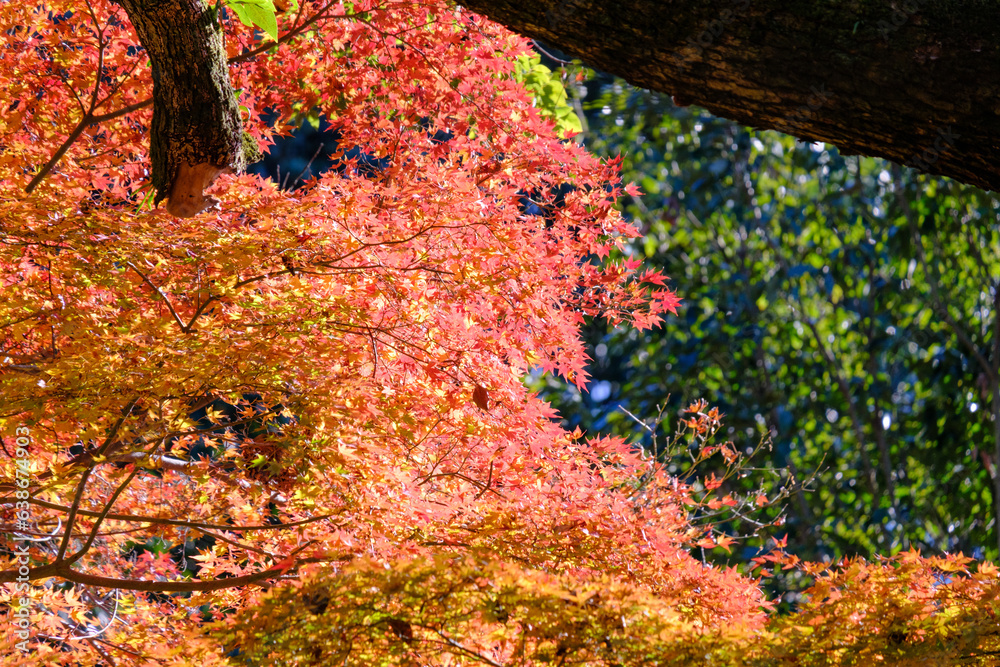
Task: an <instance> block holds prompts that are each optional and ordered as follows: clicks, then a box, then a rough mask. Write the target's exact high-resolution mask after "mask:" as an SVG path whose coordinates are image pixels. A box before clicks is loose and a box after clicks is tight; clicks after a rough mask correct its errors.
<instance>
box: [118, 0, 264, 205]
mask: <svg viewBox="0 0 1000 667" xmlns="http://www.w3.org/2000/svg"><path fill="white" fill-rule="evenodd" d="M118 1H119V3H120V4H121V6H122V7H123V8H124V9H125V12H126V13H127V14H128V17H129V19H130V20H131V21H132V25H133V26H134V27H135V30H136V33H137V34H138V36H139V41H140V42H141V43H142V45H143V47H144V48H145V49H146V52H147V54H148V55H149V59H150V62H151V65H152V70H153V125H152V127H151V128H150V158H151V160H152V167H153V171H152V180H153V185H154V186H155V187H156V192H157V195H156V201H157V203H159V201H160V200H162V199H163V198H164V197H167V198H168V203H167V210H168V211H169V212H170V213H172V214H174V215H177V216H179V217H190V216H192V215H197V214H198V213H200V212H201V211H203V210H204V209H206V208H208V207H210V206H211V205H212V204H214V203H215V200H214V199H212V198H210V197H205V196H204V194H203V190H204V188H206V187H208V186H209V185H210V184H211V183H212V181H213V180H214V179H215V177H216V176H217V175H218V174H219V173H221V172H222V171H227V170H231V171H237V172H238V171H242V170H243V169H244V168H245V167H246V162H247V158H246V152H245V150H244V145H243V142H244V133H243V127H242V124H241V122H240V114H239V106H238V104H237V101H236V95H235V93H234V92H233V88H232V85H231V84H230V81H229V71H228V63H227V58H226V51H225V48H224V46H223V42H222V31H221V27H220V25H219V23H218V19H217V17H216V14H215V9H214V7H209V6H206V5H205V4H204V2H203V1H202V0H118ZM248 150H251V149H249V147H248Z"/></svg>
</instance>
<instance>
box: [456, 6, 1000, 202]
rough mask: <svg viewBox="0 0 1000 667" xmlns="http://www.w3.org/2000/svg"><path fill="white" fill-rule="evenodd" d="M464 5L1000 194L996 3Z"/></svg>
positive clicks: (737, 107) (756, 123)
mask: <svg viewBox="0 0 1000 667" xmlns="http://www.w3.org/2000/svg"><path fill="white" fill-rule="evenodd" d="M459 1H460V2H461V4H463V5H465V6H466V7H468V8H469V9H472V10H473V11H476V12H479V13H482V14H484V15H486V16H488V17H490V18H491V19H493V20H495V21H499V22H500V23H503V24H505V25H507V26H508V27H510V28H512V29H513V30H515V31H517V32H520V33H522V34H524V35H527V36H529V37H533V38H536V39H539V40H541V41H543V42H545V43H546V44H549V45H552V46H553V47H556V48H558V49H561V50H562V51H564V52H566V53H568V54H571V55H573V56H577V57H579V58H581V59H582V60H584V61H585V62H587V63H588V64H590V65H592V66H594V67H596V68H598V69H601V70H604V71H607V72H611V73H613V74H617V75H619V76H621V77H623V78H625V79H626V80H628V81H629V82H631V83H633V84H635V85H637V86H640V87H643V88H649V89H652V90H657V91H661V92H664V93H669V94H671V95H673V96H674V100H675V102H676V103H678V104H681V105H687V104H697V105H699V106H702V107H705V108H706V109H708V110H709V111H711V112H712V113H714V114H716V115H718V116H722V117H725V118H730V119H732V120H735V121H738V122H740V123H744V124H746V125H750V126H753V127H757V128H762V129H776V130H780V131H782V132H787V133H790V134H793V135H795V136H797V137H800V138H802V139H804V140H811V141H826V142H829V143H831V144H834V145H836V146H838V147H839V148H840V149H841V151H842V152H843V153H846V154H862V155H872V156H878V157H884V158H889V159H890V160H893V161H895V162H899V163H902V164H906V165H909V166H914V167H917V168H919V169H921V170H924V171H927V172H929V173H934V174H941V175H944V176H950V177H952V178H955V179H957V180H959V181H963V182H966V183H971V184H973V185H977V186H980V187H983V188H986V189H991V190H1000V168H998V167H1000V2H995V1H991V0H896V1H890V0H824V1H822V2H817V1H816V0H722V1H709V0H459Z"/></svg>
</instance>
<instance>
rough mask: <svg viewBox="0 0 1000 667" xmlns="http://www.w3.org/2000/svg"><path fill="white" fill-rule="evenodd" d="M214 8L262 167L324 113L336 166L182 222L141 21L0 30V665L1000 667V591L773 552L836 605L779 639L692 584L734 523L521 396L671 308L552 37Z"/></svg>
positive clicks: (403, 9)
mask: <svg viewBox="0 0 1000 667" xmlns="http://www.w3.org/2000/svg"><path fill="white" fill-rule="evenodd" d="M215 16H216V18H215V20H217V21H218V23H219V25H220V26H221V29H222V30H223V31H224V34H225V42H224V43H225V49H226V53H227V55H228V57H229V75H230V77H231V82H232V87H233V88H234V89H235V90H236V91H237V93H238V103H239V108H240V113H241V120H242V122H243V124H244V130H245V132H246V133H247V136H248V140H252V141H253V142H254V143H255V144H256V146H257V147H258V148H259V149H260V150H261V151H263V152H266V151H267V150H268V147H269V146H270V145H271V143H272V141H273V139H274V138H275V137H276V136H277V135H281V134H287V133H288V132H289V128H290V127H291V125H292V124H294V123H299V122H302V121H303V119H305V118H308V117H310V116H315V115H317V114H318V115H321V116H322V117H324V118H325V119H327V121H328V122H329V123H330V124H331V125H332V126H333V127H334V128H335V129H336V132H337V133H338V138H337V142H338V152H337V154H336V155H335V167H334V168H333V169H331V170H329V171H328V172H326V173H325V174H323V175H322V176H321V177H319V178H317V179H314V180H312V181H310V182H308V183H307V184H306V185H305V186H304V187H301V188H298V189H296V190H283V189H279V187H278V186H277V185H276V184H275V183H273V182H271V181H268V180H264V179H262V178H260V177H258V176H255V175H246V174H223V175H222V176H220V177H219V178H218V180H217V181H215V183H214V185H213V186H212V189H211V194H212V195H213V196H214V197H215V198H217V199H218V200H219V203H218V205H217V207H216V208H215V209H213V210H209V211H207V212H205V213H202V214H201V215H197V216H195V217H191V218H185V219H179V218H174V217H172V216H171V215H169V214H168V213H166V212H165V210H164V209H163V208H162V207H160V208H153V207H152V205H151V200H152V199H153V197H152V196H151V195H152V193H151V187H150V166H149V165H150V162H149V143H150V137H149V132H150V125H151V119H152V113H153V109H152V104H151V102H150V99H151V96H152V88H153V79H152V76H151V71H150V66H149V62H148V59H147V58H146V57H145V56H144V51H143V49H142V47H141V46H140V45H139V42H138V40H137V37H136V36H135V33H134V32H133V30H132V27H131V23H130V22H129V20H128V18H127V17H126V15H125V12H124V11H123V10H122V9H121V8H120V7H119V6H118V5H116V4H113V3H111V2H107V1H104V0H89V1H77V0H65V1H63V2H58V3H53V4H49V5H44V4H40V3H38V2H37V1H36V0H12V1H9V2H6V3H4V4H3V8H2V11H0V22H2V29H3V31H4V35H5V39H4V42H3V44H2V45H0V89H2V90H4V91H5V93H4V98H3V100H2V104H3V109H4V111H3V114H2V116H0V174H2V179H0V280H2V282H0V289H2V298H0V326H2V328H0V345H2V349H0V435H2V437H3V450H2V454H0V500H2V503H3V504H2V515H0V520H2V522H3V524H4V531H5V533H7V540H6V542H5V543H4V544H2V545H0V548H2V549H3V550H2V551H0V570H2V572H0V582H3V588H2V589H0V595H2V597H0V601H2V604H3V607H2V608H0V609H2V611H3V614H4V616H3V617H0V621H2V622H3V623H4V629H3V634H2V635H0V655H3V656H4V657H3V664H4V665H19V664H24V665H36V664H53V665H55V664H65V665H133V664H134V665H160V664H162V665H189V664H191V665H194V664H197V665H206V666H207V665H246V664H253V665H272V664H273V665H326V664H352V665H374V664H414V665H416V664H440V665H454V664H485V665H530V664H558V665H569V664H602V665H603V664H608V665H612V664H619V665H637V664H651V665H653V664H656V665H659V664H670V663H678V664H692V665H694V664H709V663H707V662H706V660H710V661H712V662H711V664H782V665H800V664H801V665H806V664H817V665H818V664H853V663H854V662H861V661H872V660H874V661H884V662H885V663H886V664H927V663H926V660H931V659H933V660H946V661H949V662H951V663H953V664H988V661H989V660H991V659H993V658H992V657H991V656H995V655H996V652H997V651H998V650H1000V625H998V623H1000V619H998V618H997V613H998V611H1000V602H998V599H997V593H998V588H997V571H996V569H995V568H994V567H993V566H992V565H989V564H981V565H980V566H979V567H978V568H974V571H972V572H969V571H968V562H967V561H966V560H964V559H962V558H941V559H924V558H921V557H919V556H918V555H917V554H907V555H904V556H902V557H899V558H897V559H895V560H893V561H887V562H883V563H875V564H869V563H864V562H860V561H857V562H849V563H845V564H843V565H842V566H841V567H839V568H837V569H830V568H828V566H825V565H822V566H821V565H811V564H796V563H795V562H794V559H792V558H790V557H787V556H784V555H782V554H781V552H780V550H779V551H777V552H775V553H773V554H771V555H768V556H764V557H762V559H761V560H760V561H759V562H758V563H757V564H758V565H762V566H764V567H768V568H771V567H778V568H781V567H793V566H794V567H799V568H801V569H802V571H803V572H804V573H805V574H806V575H808V576H810V577H813V578H814V580H815V583H814V588H813V589H812V591H811V593H810V594H809V595H808V596H807V597H806V598H805V599H804V600H803V601H802V602H801V603H800V605H799V608H798V612H797V613H796V614H793V615H790V616H775V617H774V618H770V617H769V615H768V611H769V610H770V609H771V607H772V603H771V602H769V601H768V600H767V598H766V596H765V594H764V593H763V592H762V588H761V586H760V581H759V580H758V579H757V578H754V576H751V575H749V574H746V573H741V572H739V571H737V570H736V569H723V568H718V567H711V566H707V565H704V564H703V563H702V562H701V561H700V560H698V559H696V558H695V557H693V556H692V555H691V550H692V549H693V548H695V547H704V548H712V547H715V546H717V545H722V546H724V547H725V546H727V544H728V542H729V538H727V537H726V536H725V535H724V534H721V533H720V532H719V531H717V530H715V529H713V526H712V525H711V524H704V523H701V524H697V525H696V524H695V523H692V521H691V516H692V512H694V511H695V510H696V509H698V508H701V507H704V506H706V505H707V504H709V503H711V504H712V505H711V506H712V507H713V508H716V507H720V506H721V507H735V506H740V507H742V504H741V503H743V500H742V499H738V498H734V497H733V496H731V495H727V494H726V489H725V486H724V485H723V484H722V483H721V481H719V480H715V479H714V478H709V479H703V480H701V481H687V482H681V481H679V480H677V479H675V478H672V477H671V476H670V475H668V474H667V472H666V471H665V468H664V464H663V462H662V461H658V460H657V459H656V458H653V457H648V456H646V455H644V454H643V453H642V452H641V451H637V450H636V449H634V448H632V447H631V446H630V445H628V444H627V443H625V442H622V441H620V440H614V439H588V438H586V437H584V436H583V435H582V434H580V433H568V432H565V431H563V430H562V429H561V428H560V427H559V426H558V425H557V422H555V421H554V420H553V417H554V416H555V415H554V412H553V410H552V409H551V408H549V407H548V405H547V404H545V403H544V402H542V401H541V400H539V399H538V398H537V397H536V396H534V395H532V394H531V393H530V392H528V391H527V390H526V389H525V388H524V386H523V384H522V378H523V376H524V375H525V374H526V373H527V372H529V371H530V370H532V369H540V370H542V371H546V372H554V373H559V374H561V375H563V376H564V377H566V378H569V379H571V380H572V381H574V382H576V383H577V384H578V385H580V386H583V384H584V383H585V381H586V373H585V370H584V369H585V366H586V362H587V359H586V356H585V354H584V350H583V346H582V344H581V342H580V339H579V335H578V329H579V327H580V325H581V324H582V323H583V322H584V321H585V318H588V317H594V316H600V317H605V318H609V319H610V320H612V321H615V322H622V323H625V324H628V325H631V326H635V327H640V328H646V327H651V326H655V325H657V323H658V322H659V321H660V318H661V316H662V315H663V314H664V313H668V312H673V311H674V309H675V307H676V305H677V303H678V300H677V298H676V297H675V295H674V294H673V293H672V292H671V291H670V290H669V289H668V288H667V287H666V286H665V278H664V277H663V276H661V275H659V274H657V273H655V272H649V271H643V270H642V269H641V268H640V267H639V263H638V262H635V261H632V260H630V259H628V254H627V253H623V252H622V247H623V243H624V242H625V241H627V240H628V239H629V238H631V237H633V236H635V235H636V231H635V229H634V228H632V227H631V226H630V225H629V224H627V223H626V222H625V221H624V220H623V219H622V217H621V216H620V214H619V213H618V212H617V211H616V209H615V208H614V204H615V200H616V197H617V196H618V194H619V193H620V192H621V191H622V190H623V188H624V187H625V186H624V185H623V184H622V183H621V182H620V179H619V178H618V175H617V167H616V164H614V163H602V162H600V161H598V160H597V159H595V158H593V157H591V156H589V155H588V154H587V153H586V152H585V151H584V150H583V149H582V148H581V147H579V146H578V145H577V144H575V143H573V142H571V141H567V140H565V137H564V136H561V132H560V131H559V130H558V129H557V128H556V126H555V124H554V123H553V121H552V119H551V118H550V116H551V114H550V113H547V111H546V110H545V109H544V108H542V107H540V106H539V105H538V104H536V100H535V99H534V97H533V96H532V94H531V93H530V92H529V91H528V90H526V88H525V86H524V85H523V83H522V79H523V77H519V76H517V72H516V68H517V67H518V62H519V58H522V56H529V55H530V44H529V43H528V42H527V41H526V40H524V39H523V38H520V37H518V36H516V35H513V34H511V33H510V32H508V31H507V30H505V29H503V28H501V27H499V26H497V25H495V24H492V23H490V22H489V21H486V20H484V19H482V18H480V17H478V16H476V15H473V14H470V13H468V12H467V11H465V10H462V9H460V8H457V7H455V6H453V5H450V4H448V3H444V2H437V1H435V0H420V1H418V2H396V1H389V2H378V1H373V0H361V1H360V2H354V3H339V2H330V3H323V2H303V3H301V4H300V5H297V6H293V5H289V6H286V7H285V8H284V11H282V12H279V14H278V16H277V33H276V34H277V36H278V43H277V44H275V43H274V42H273V41H272V40H271V39H270V38H269V37H268V36H267V35H266V34H264V33H263V32H261V31H260V30H254V29H252V28H250V27H247V26H245V25H244V24H243V23H242V22H240V21H239V20H237V18H236V16H235V15H234V14H233V13H232V12H231V11H226V10H225V9H224V8H222V9H221V10H219V11H218V12H217V14H216V15H215ZM520 62H521V63H522V66H523V63H524V62H525V61H524V59H523V58H522V59H521V60H520ZM717 420H718V415H717V414H714V413H711V412H709V411H708V410H707V409H706V408H704V406H696V409H695V410H694V411H692V412H691V413H690V414H689V415H688V422H687V424H688V425H687V428H689V429H691V431H692V432H695V433H699V432H709V431H711V430H712V429H714V428H715V427H716V425H717ZM706 446H707V445H706ZM716 451H718V450H716ZM727 451H728V450H727ZM711 453H712V451H708V452H707V454H711ZM752 500H753V502H751V503H750V505H754V504H764V503H767V502H769V501H768V498H767V497H766V495H765V496H764V497H757V498H755V499H752ZM750 509H752V507H751V508H750ZM15 533H16V535H15ZM22 538H27V539H22ZM769 561H770V562H769ZM25 567H26V568H27V574H25ZM746 571H747V572H748V571H749V570H746ZM25 598H26V599H27V600H28V604H27V605H26V606H25V603H24V602H22V600H23V599H25ZM18 628H26V629H27V632H26V636H27V638H25V636H22V635H19V634H18V633H17V631H16V630H17V629H18Z"/></svg>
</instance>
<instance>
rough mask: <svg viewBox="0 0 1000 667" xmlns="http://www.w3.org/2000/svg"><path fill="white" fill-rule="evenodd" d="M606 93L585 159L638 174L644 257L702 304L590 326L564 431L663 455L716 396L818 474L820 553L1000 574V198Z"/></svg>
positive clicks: (639, 249) (795, 514)
mask: <svg viewBox="0 0 1000 667" xmlns="http://www.w3.org/2000/svg"><path fill="white" fill-rule="evenodd" d="M586 75H587V78H586V79H585V80H584V81H583V82H582V83H580V85H579V86H578V87H577V97H578V104H579V111H580V112H581V113H582V115H583V116H584V118H585V122H584V133H583V141H584V142H585V143H586V144H587V146H588V147H589V148H590V149H591V150H592V151H594V152H596V153H598V154H600V155H604V156H606V157H614V156H618V155H621V156H623V158H624V166H623V171H624V178H625V180H626V181H634V182H636V183H638V184H639V185H640V186H641V189H642V190H643V192H644V194H643V195H642V196H641V197H638V198H632V199H631V200H626V202H627V203H626V206H625V210H626V213H627V215H628V216H630V217H631V218H633V219H634V220H635V221H636V222H637V223H638V224H640V225H641V228H642V231H643V233H644V234H645V236H644V238H642V239H639V240H637V241H636V242H635V244H634V245H633V250H634V252H635V253H636V254H638V255H641V256H643V257H645V258H647V259H650V260H652V261H653V262H654V263H655V264H656V265H658V267H659V268H661V269H662V270H663V271H664V273H665V274H666V275H668V276H670V277H671V280H672V284H671V287H672V288H673V289H675V290H676V291H677V293H678V294H679V295H681V296H682V297H683V298H684V302H683V304H682V308H681V310H680V311H679V315H678V316H677V318H673V319H671V320H669V321H668V323H667V325H666V326H665V327H664V328H661V329H658V330H653V331H647V332H637V331H626V330H616V329H612V328H609V327H607V326H606V325H605V324H604V323H602V322H594V323H593V324H592V325H591V327H590V330H589V342H590V344H591V345H592V350H593V351H592V354H591V356H592V358H593V363H592V365H591V368H590V372H591V373H592V376H593V377H592V382H591V384H590V387H589V389H590V391H589V392H588V393H580V392H578V391H576V390H575V389H574V388H572V387H570V386H567V385H565V384H560V383H558V382H557V381H556V380H554V379H552V378H545V379H544V380H539V381H538V387H539V388H542V389H543V391H544V392H545V393H546V395H547V397H548V398H549V399H550V400H552V401H553V402H555V403H556V404H557V405H558V407H559V410H560V413H561V414H562V415H563V417H564V418H565V419H566V421H567V422H568V423H569V424H570V425H571V426H580V427H581V428H583V429H584V430H588V431H591V432H597V431H600V432H608V433H616V434H632V435H633V437H636V436H635V435H634V434H636V433H637V432H642V433H643V434H644V435H643V437H644V438H645V441H646V443H647V445H648V444H649V443H650V442H651V438H652V435H651V434H652V433H655V432H656V431H657V430H659V432H660V437H664V436H665V435H666V434H667V433H669V432H670V431H671V430H672V429H673V428H674V426H675V422H674V418H673V416H674V415H676V414H677V413H678V410H679V409H680V408H682V407H683V406H686V405H688V404H689V403H691V402H692V401H694V400H696V399H698V398H702V397H703V398H705V399H707V400H708V401H709V403H710V404H711V405H715V406H718V407H719V408H720V410H721V411H722V412H723V413H724V414H725V417H724V420H723V422H724V425H725V426H726V427H727V428H728V435H727V437H729V438H731V439H733V440H734V442H735V443H736V445H738V446H739V447H740V448H749V447H753V446H754V445H755V444H756V443H757V442H758V441H759V440H760V438H761V437H762V436H763V435H769V440H770V442H771V445H772V450H771V453H770V456H771V457H772V459H771V462H770V463H771V464H772V465H774V466H778V467H782V468H786V469H787V470H788V471H789V472H790V473H791V474H792V475H793V476H794V477H795V478H796V479H799V480H803V479H806V478H808V476H809V474H810V473H811V472H813V471H818V473H817V476H816V477H815V479H814V480H813V482H812V483H811V484H810V485H808V489H811V490H803V491H800V492H797V493H795V494H794V495H793V496H792V497H791V498H790V499H789V501H788V502H787V505H786V512H787V519H788V521H787V528H788V532H789V536H790V540H789V545H790V546H791V547H793V548H794V549H797V550H798V551H799V552H800V553H801V554H803V555H807V556H810V557H823V556H828V557H834V558H835V557H838V556H841V555H845V554H862V555H871V554H873V553H875V552H880V553H888V552H896V551H898V550H900V549H905V548H908V547H911V546H912V547H917V548H920V549H923V550H925V551H928V552H936V551H962V552H965V553H967V554H969V555H972V556H976V557H984V556H985V557H990V558H994V559H995V558H996V557H997V555H998V550H997V544H998V539H1000V531H998V529H997V518H998V517H1000V500H998V499H1000V493H998V491H997V490H998V489H1000V476H998V473H997V464H998V459H1000V430H998V425H1000V392H998V377H1000V376H998V367H1000V349H998V348H1000V335H998V328H1000V319H998V318H997V312H998V308H1000V303H998V300H1000V291H998V280H1000V239H998V229H1000V224H998V218H997V216H998V213H997V210H998V207H1000V200H998V198H997V197H996V196H995V195H994V194H990V193H985V192H983V191H981V190H978V189H975V188H972V187H969V186H965V185H961V184H957V183H955V182H953V181H950V180H947V179H943V178H931V177H927V176H921V175H919V174H917V173H916V172H914V171H912V170H910V169H906V168H901V167H898V166H896V165H893V164H892V163H889V162H886V161H882V160H877V159H871V158H859V157H857V156H843V155H841V154H839V153H838V152H837V151H836V149H833V148H830V147H827V146H824V145H822V144H811V145H810V144H802V143H797V142H796V141H795V140H794V139H793V138H791V137H788V136H786V135H782V134H779V133H775V132H756V131H753V130H751V129H748V128H744V127H741V126H738V125H735V124H733V123H731V122H729V121H725V120H721V119H717V118H714V117H712V116H710V115H709V114H707V113H706V112H703V111H700V110H699V109H697V108H694V107H684V108H680V107H676V106H674V105H673V104H672V103H671V101H670V99H669V98H668V97H666V96H664V95H661V94H655V93H649V92H645V91H641V90H638V89H635V88H632V87H631V86H629V85H628V84H626V83H624V82H623V81H621V80H619V79H614V78H611V77H609V76H607V75H599V74H595V73H590V72H586ZM664 406H665V411H664V412H663V414H664V415H665V416H667V417H668V418H667V419H665V420H662V423H659V424H657V415H658V414H659V413H660V407H664ZM623 408H624V410H623ZM625 410H627V411H628V412H630V413H631V414H632V415H635V417H636V418H638V419H640V420H642V421H643V422H645V423H646V424H648V425H650V426H653V425H656V426H657V428H654V429H652V430H650V429H645V430H644V429H641V428H637V425H636V423H635V421H633V418H632V417H631V416H630V415H629V414H627V413H626V412H625ZM748 483H749V482H748Z"/></svg>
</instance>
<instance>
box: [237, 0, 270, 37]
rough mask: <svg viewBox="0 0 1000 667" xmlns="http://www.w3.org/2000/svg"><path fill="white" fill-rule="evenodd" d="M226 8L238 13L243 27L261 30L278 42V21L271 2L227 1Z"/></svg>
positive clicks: (266, 0)
mask: <svg viewBox="0 0 1000 667" xmlns="http://www.w3.org/2000/svg"><path fill="white" fill-rule="evenodd" d="M226 6H227V7H229V8H230V9H232V10H233V12H235V13H236V16H238V17H239V19H240V21H242V22H243V25H246V26H250V27H251V28H253V27H257V28H260V29H261V30H263V31H264V32H265V33H267V36H268V37H270V38H271V39H273V40H274V41H276V42H277V41H278V19H277V17H276V16H275V13H274V3H273V2H272V1H271V0H226Z"/></svg>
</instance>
